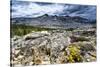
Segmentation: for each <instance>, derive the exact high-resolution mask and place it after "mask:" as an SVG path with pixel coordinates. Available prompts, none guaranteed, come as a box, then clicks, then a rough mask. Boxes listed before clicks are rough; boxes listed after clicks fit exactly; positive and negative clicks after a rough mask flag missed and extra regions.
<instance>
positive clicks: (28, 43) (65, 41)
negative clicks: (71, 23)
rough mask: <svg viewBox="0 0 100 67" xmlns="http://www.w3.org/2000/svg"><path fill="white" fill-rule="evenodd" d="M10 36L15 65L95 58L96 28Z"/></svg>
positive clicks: (13, 63)
mask: <svg viewBox="0 0 100 67" xmlns="http://www.w3.org/2000/svg"><path fill="white" fill-rule="evenodd" d="M87 33H88V34H87ZM11 39H12V40H11V51H12V52H11V65H13V66H16V65H25V66H28V65H40V64H63V63H75V62H90V61H96V34H95V32H94V30H91V31H88V30H87V31H85V32H83V31H73V32H71V31H68V32H67V31H65V30H52V31H37V32H36V31H33V32H32V33H29V34H27V35H25V36H14V37H13V38H11Z"/></svg>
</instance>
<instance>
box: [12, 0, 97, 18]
mask: <svg viewBox="0 0 100 67" xmlns="http://www.w3.org/2000/svg"><path fill="white" fill-rule="evenodd" d="M44 14H48V15H57V16H66V15H69V16H80V17H83V18H86V19H90V20H94V19H96V6H95V5H79V4H77V5H75V4H61V3H43V2H31V1H21V0H12V2H11V16H12V17H38V16H41V15H44Z"/></svg>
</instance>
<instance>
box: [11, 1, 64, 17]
mask: <svg viewBox="0 0 100 67" xmlns="http://www.w3.org/2000/svg"><path fill="white" fill-rule="evenodd" d="M12 9H13V10H14V11H15V12H12V16H14V17H18V16H27V15H28V16H34V17H36V16H38V15H43V14H49V15H53V14H55V13H58V14H59V13H61V12H62V11H63V10H64V9H65V8H64V5H58V4H49V5H46V6H45V5H39V4H36V3H33V2H30V3H29V4H28V5H21V4H20V5H17V6H15V5H13V6H12Z"/></svg>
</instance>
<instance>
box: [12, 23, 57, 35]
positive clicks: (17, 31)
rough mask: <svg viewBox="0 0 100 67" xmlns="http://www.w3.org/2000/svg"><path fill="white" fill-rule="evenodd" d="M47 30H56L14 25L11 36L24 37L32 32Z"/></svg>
mask: <svg viewBox="0 0 100 67" xmlns="http://www.w3.org/2000/svg"><path fill="white" fill-rule="evenodd" d="M46 30H55V29H50V28H40V27H34V26H29V25H25V24H20V25H19V24H13V25H12V31H11V34H12V36H14V35H18V36H23V35H26V34H28V33H30V32H32V31H46Z"/></svg>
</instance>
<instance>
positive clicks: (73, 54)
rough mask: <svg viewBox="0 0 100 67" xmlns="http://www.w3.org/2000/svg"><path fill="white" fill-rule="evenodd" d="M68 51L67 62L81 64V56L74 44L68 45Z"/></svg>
mask: <svg viewBox="0 0 100 67" xmlns="http://www.w3.org/2000/svg"><path fill="white" fill-rule="evenodd" d="M68 50H69V52H70V55H68V56H67V60H68V62H70V63H74V62H82V56H81V54H80V49H79V47H78V46H76V45H75V44H70V46H68Z"/></svg>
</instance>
